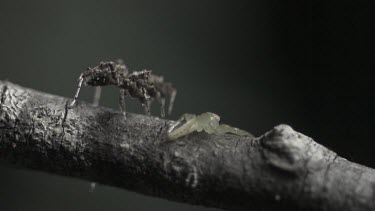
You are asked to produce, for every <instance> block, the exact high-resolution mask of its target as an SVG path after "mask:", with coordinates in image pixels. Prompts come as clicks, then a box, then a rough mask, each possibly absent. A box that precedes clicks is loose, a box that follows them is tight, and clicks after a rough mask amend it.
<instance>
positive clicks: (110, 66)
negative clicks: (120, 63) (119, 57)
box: [108, 62, 115, 71]
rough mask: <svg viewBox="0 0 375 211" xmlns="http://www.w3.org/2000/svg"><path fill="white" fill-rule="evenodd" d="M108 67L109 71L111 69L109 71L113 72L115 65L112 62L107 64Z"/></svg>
mask: <svg viewBox="0 0 375 211" xmlns="http://www.w3.org/2000/svg"><path fill="white" fill-rule="evenodd" d="M108 66H109V69H111V71H114V70H115V64H114V63H113V62H109V63H108Z"/></svg>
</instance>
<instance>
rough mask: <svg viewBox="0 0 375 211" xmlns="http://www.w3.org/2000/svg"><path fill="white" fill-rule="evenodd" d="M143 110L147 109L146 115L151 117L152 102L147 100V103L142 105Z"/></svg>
mask: <svg viewBox="0 0 375 211" xmlns="http://www.w3.org/2000/svg"><path fill="white" fill-rule="evenodd" d="M142 106H143V108H144V109H145V114H146V115H149V116H150V115H151V109H150V108H151V100H146V101H145V102H143V103H142Z"/></svg>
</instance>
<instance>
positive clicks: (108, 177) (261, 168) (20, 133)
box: [0, 81, 375, 211]
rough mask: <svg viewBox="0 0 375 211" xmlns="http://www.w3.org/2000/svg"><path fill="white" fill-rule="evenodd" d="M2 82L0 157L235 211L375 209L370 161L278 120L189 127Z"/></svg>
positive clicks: (113, 184)
mask: <svg viewBox="0 0 375 211" xmlns="http://www.w3.org/2000/svg"><path fill="white" fill-rule="evenodd" d="M68 102H70V99H66V98H63V97H59V96H54V95H50V94H46V93H41V92H38V91H34V90H31V89H26V88H23V87H20V86H18V85H15V84H12V83H9V82H1V81H0V159H2V160H5V161H7V162H10V163H14V164H18V165H20V166H22V167H26V168H31V169H36V170H40V171H46V172H51V173H54V174H59V175H64V176H70V177H76V178H81V179H85V180H89V181H95V182H98V183H101V184H106V185H111V186H116V187H120V188H125V189H128V190H132V191H136V192H139V193H143V194H147V195H152V196H157V197H162V198H166V199H170V200H174V201H180V202H186V203H190V204H199V205H204V206H212V207H219V208H224V209H231V210H250V209H252V210H273V209H282V208H288V209H290V210H293V209H307V210H340V211H341V210H375V170H374V169H370V168H367V167H365V166H362V165H359V164H356V163H352V162H349V161H347V160H346V159H344V158H341V157H339V156H337V155H336V153H334V152H332V151H330V150H328V149H326V148H325V147H323V146H321V145H319V144H317V143H316V142H314V141H313V140H312V139H311V138H309V137H307V136H305V135H303V134H301V133H298V132H296V131H294V130H293V129H292V128H291V127H289V126H287V125H279V126H277V127H275V128H273V129H272V130H271V131H269V132H267V133H266V134H264V135H263V136H261V137H258V138H249V137H247V138H246V137H240V136H236V135H229V134H226V135H209V134H206V133H204V132H201V133H193V134H190V135H188V136H185V137H182V138H180V139H178V140H176V141H168V140H167V139H166V134H167V130H168V127H169V126H170V124H171V123H172V121H168V120H164V119H159V118H156V117H151V116H144V115H136V114H128V118H127V120H124V118H123V116H122V114H121V113H120V112H117V111H114V110H111V109H108V108H103V107H93V106H91V105H89V104H86V103H83V102H79V103H78V104H77V106H76V107H74V108H72V109H67V105H68Z"/></svg>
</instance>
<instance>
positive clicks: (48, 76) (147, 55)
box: [0, 0, 375, 211]
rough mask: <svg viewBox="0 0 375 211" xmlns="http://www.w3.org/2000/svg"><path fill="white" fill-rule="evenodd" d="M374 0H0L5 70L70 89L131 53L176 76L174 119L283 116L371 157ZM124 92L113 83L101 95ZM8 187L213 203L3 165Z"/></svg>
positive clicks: (30, 196)
mask: <svg viewBox="0 0 375 211" xmlns="http://www.w3.org/2000/svg"><path fill="white" fill-rule="evenodd" d="M367 2H369V1H361V2H349V3H344V2H339V3H337V2H336V3H330V2H329V1H320V0H317V1H314V2H312V1H297V0H296V1H287V2H286V1H261V0H252V1H217V0H216V1H215V0H209V1H206V0H203V1H143V0H141V1H127V0H123V1H120V0H117V1H108V0H107V1H89V0H82V1H70V0H64V1H52V0H48V1H47V0H46V1H41V0H33V1H19V0H0V67H1V68H0V80H4V79H8V80H10V81H12V82H14V83H18V84H20V85H22V86H25V87H30V88H33V89H37V90H41V91H44V92H49V93H53V94H56V95H62V96H66V97H73V95H74V92H75V88H76V81H77V78H78V76H79V74H80V73H81V72H82V71H84V70H85V68H86V67H88V66H95V65H97V64H98V63H99V62H100V61H107V60H114V59H116V58H123V59H124V61H125V63H126V64H127V66H128V67H129V68H130V69H131V70H141V69H143V68H147V69H152V70H153V71H154V73H156V74H161V75H164V77H165V79H166V80H167V81H171V82H173V83H174V84H175V86H176V87H177V89H178V95H177V99H176V104H175V110H174V114H173V115H172V116H171V117H170V118H171V119H177V118H178V117H179V116H180V115H181V114H183V113H186V112H189V113H201V112H206V111H211V112H214V113H217V114H219V115H220V116H221V117H222V122H225V123H227V124H230V125H233V126H237V127H239V128H242V129H245V130H248V131H250V132H252V133H253V134H255V135H257V136H258V135H261V134H263V133H265V132H266V131H268V130H270V129H271V128H272V127H274V126H276V125H278V124H280V123H286V124H289V125H291V126H292V127H293V128H294V129H295V130H297V131H300V132H302V133H304V134H306V135H308V136H310V137H312V138H314V139H315V140H316V141H317V142H319V143H321V144H323V145H325V146H327V147H328V148H330V149H332V150H334V151H336V152H338V154H339V155H340V156H343V157H345V158H347V159H349V160H351V161H354V162H358V163H361V164H364V165H367V166H370V167H373V168H374V167H375V156H374V152H375V140H373V137H372V133H371V132H372V131H373V130H374V126H375V121H374V110H373V108H374V105H375V101H374V92H373V91H372V90H373V78H372V77H371V72H372V71H373V69H374V55H375V48H374V47H375V46H374V43H373V36H372V34H371V32H372V31H374V28H375V27H374V24H373V23H368V22H367V21H366V20H367V19H369V20H371V18H369V15H370V13H371V10H370V9H371V7H369V6H367V5H366V3H367ZM93 91H94V89H93V88H90V87H87V88H83V91H82V94H81V96H80V100H86V101H91V100H92V96H93ZM117 99H118V90H117V89H115V88H111V87H106V88H105V89H104V91H103V95H102V100H101V105H104V106H108V107H112V108H116V109H117V103H118V101H117ZM127 102H128V105H129V106H128V111H130V112H135V113H139V112H142V111H143V109H142V108H141V106H140V105H139V102H137V101H135V100H128V101H127ZM153 109H154V110H153V113H154V114H158V109H157V107H155V108H153ZM0 187H1V188H0V210H26V209H28V210H177V209H178V210H202V211H203V210H216V209H210V208H204V207H200V206H190V205H185V204H180V203H175V202H170V201H166V200H163V199H157V198H153V197H147V196H142V195H139V194H136V193H132V192H128V191H126V190H121V189H117V188H113V187H106V186H100V185H99V186H98V187H97V188H96V189H95V191H94V192H89V187H90V183H89V182H87V181H80V180H77V179H70V178H63V177H59V176H54V175H49V174H45V173H41V172H34V171H27V170H20V169H15V168H13V167H12V166H9V165H5V164H1V165H0Z"/></svg>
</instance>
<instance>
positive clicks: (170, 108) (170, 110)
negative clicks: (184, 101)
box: [168, 89, 177, 115]
mask: <svg viewBox="0 0 375 211" xmlns="http://www.w3.org/2000/svg"><path fill="white" fill-rule="evenodd" d="M176 94H177V90H175V89H174V90H173V91H172V93H171V96H170V98H169V107H168V115H171V114H172V109H173V104H174V100H175V99H176Z"/></svg>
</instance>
